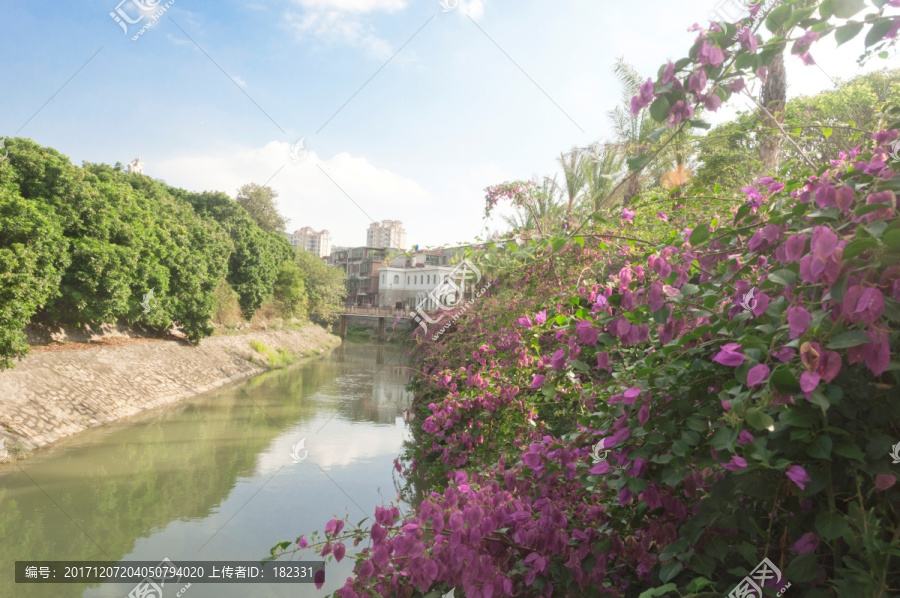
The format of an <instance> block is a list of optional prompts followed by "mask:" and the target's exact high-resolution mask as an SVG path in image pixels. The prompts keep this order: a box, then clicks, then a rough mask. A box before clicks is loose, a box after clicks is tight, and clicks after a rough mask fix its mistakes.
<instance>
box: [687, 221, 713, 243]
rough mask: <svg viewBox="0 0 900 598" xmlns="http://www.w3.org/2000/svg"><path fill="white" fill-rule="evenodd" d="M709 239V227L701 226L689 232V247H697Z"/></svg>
mask: <svg viewBox="0 0 900 598" xmlns="http://www.w3.org/2000/svg"><path fill="white" fill-rule="evenodd" d="M707 239H709V226H707V225H706V224H701V225H699V226H697V228H695V229H694V230H693V232H691V238H690V241H691V245H694V246H697V245H699V244H700V243H703V242H704V241H706V240H707Z"/></svg>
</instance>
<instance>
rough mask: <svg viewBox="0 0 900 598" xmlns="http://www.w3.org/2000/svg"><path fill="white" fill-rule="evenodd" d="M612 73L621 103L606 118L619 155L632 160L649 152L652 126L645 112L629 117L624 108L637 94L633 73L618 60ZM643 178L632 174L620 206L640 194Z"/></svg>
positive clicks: (650, 119)
mask: <svg viewBox="0 0 900 598" xmlns="http://www.w3.org/2000/svg"><path fill="white" fill-rule="evenodd" d="M612 70H613V73H615V75H616V78H617V79H618V80H619V84H620V85H621V86H622V104H621V105H619V106H616V107H615V108H614V109H613V110H610V111H609V113H608V115H609V119H610V121H611V123H612V128H613V132H614V133H615V136H616V140H617V143H618V145H619V148H620V152H621V155H622V156H623V157H624V158H633V157H635V156H639V155H641V154H644V153H646V152H647V151H649V150H650V148H651V143H650V139H649V138H650V133H652V132H653V129H654V127H655V124H654V122H653V119H652V118H651V117H650V112H649V111H648V110H641V111H640V112H639V113H637V114H632V113H631V111H630V110H629V109H628V107H629V106H630V105H631V98H632V97H634V96H635V95H636V94H637V93H638V89H639V88H640V86H641V82H642V81H641V78H640V75H639V74H638V72H637V70H636V69H635V68H634V67H633V66H631V65H630V64H628V63H626V62H625V60H624V59H622V58H619V59H618V60H616V63H615V64H614V65H613V68H612ZM645 179H646V175H645V174H643V173H642V172H641V173H635V174H634V175H633V176H632V177H631V178H630V179H629V180H628V184H627V185H626V186H625V197H624V201H623V203H624V204H628V202H629V201H631V198H633V197H634V196H635V195H637V194H638V193H640V191H641V188H642V187H643V185H644V181H645Z"/></svg>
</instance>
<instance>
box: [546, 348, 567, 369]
mask: <svg viewBox="0 0 900 598" xmlns="http://www.w3.org/2000/svg"><path fill="white" fill-rule="evenodd" d="M550 365H551V366H552V367H553V369H554V370H561V369H563V368H564V367H565V366H566V350H565V349H557V351H556V352H555V353H554V354H553V357H551V358H550Z"/></svg>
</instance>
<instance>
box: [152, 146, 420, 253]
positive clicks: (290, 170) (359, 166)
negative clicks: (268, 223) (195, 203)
mask: <svg viewBox="0 0 900 598" xmlns="http://www.w3.org/2000/svg"><path fill="white" fill-rule="evenodd" d="M290 152H291V145H290V144H288V143H285V142H280V141H272V142H270V143H268V144H266V145H265V146H264V147H259V148H249V149H248V148H234V149H232V150H231V151H230V152H224V153H218V154H216V155H188V156H180V157H173V158H168V159H164V160H161V161H159V162H155V163H154V162H153V160H152V159H148V160H147V162H148V167H147V168H146V170H145V172H146V174H148V175H150V176H153V177H159V178H162V179H164V180H165V181H166V182H168V183H169V184H171V185H174V186H177V187H183V188H186V189H190V190H193V191H205V190H220V191H225V192H226V193H228V194H229V195H230V196H232V197H234V194H235V191H236V190H237V189H238V188H239V187H240V186H241V185H244V184H246V183H250V182H256V183H259V184H264V183H266V182H267V180H269V179H271V180H270V181H269V183H268V184H269V186H270V187H272V188H273V189H274V190H275V191H277V192H278V195H279V197H278V203H279V209H280V211H281V213H282V214H283V215H284V216H285V217H287V218H288V219H289V220H290V222H289V226H288V228H289V230H294V229H296V228H300V227H303V226H312V227H313V228H315V229H316V230H320V229H323V228H327V229H328V230H329V231H331V233H332V243H333V244H335V245H354V246H356V245H361V244H363V243H364V241H365V231H366V228H367V227H368V225H369V223H370V222H371V221H373V220H384V219H393V220H408V219H407V218H405V216H412V215H413V214H421V213H423V211H425V210H427V211H432V210H433V209H435V206H436V205H437V200H436V199H435V198H434V197H433V196H432V195H431V194H430V193H429V192H428V191H426V190H425V189H424V188H423V187H422V186H421V185H419V183H418V182H416V181H415V180H413V179H411V178H408V177H405V176H403V175H401V174H397V173H395V172H392V171H390V170H387V169H384V168H379V167H378V166H376V165H374V164H372V163H371V162H369V160H368V159H366V158H364V157H361V156H353V155H351V154H349V153H346V152H343V153H339V154H337V155H335V156H333V157H332V158H329V159H323V158H321V157H320V156H318V155H317V154H316V153H315V152H314V151H309V153H308V154H307V156H306V158H305V159H304V160H303V161H302V162H294V161H292V160H291V157H290ZM323 171H324V172H323ZM276 173H277V174H276ZM348 196H349V198H348ZM354 202H355V203H356V205H354ZM407 228H408V227H407Z"/></svg>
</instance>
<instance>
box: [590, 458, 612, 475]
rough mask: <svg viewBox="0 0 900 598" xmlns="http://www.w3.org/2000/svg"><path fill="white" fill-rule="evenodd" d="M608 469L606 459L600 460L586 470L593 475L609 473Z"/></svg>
mask: <svg viewBox="0 0 900 598" xmlns="http://www.w3.org/2000/svg"><path fill="white" fill-rule="evenodd" d="M609 470H610V467H609V463H608V462H607V461H601V462H600V463H597V464H596V465H594V466H593V467H591V468H590V469H588V471H589V472H590V473H592V474H594V475H603V474H604V473H609Z"/></svg>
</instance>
